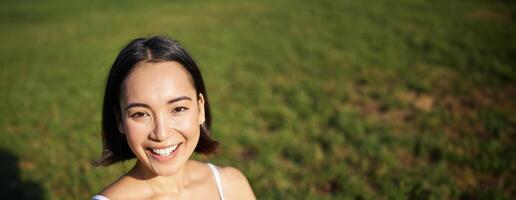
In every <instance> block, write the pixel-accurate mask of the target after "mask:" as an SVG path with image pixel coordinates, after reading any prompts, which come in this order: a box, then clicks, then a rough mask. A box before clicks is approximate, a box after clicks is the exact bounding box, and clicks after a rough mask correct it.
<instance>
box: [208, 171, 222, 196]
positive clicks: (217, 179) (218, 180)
mask: <svg viewBox="0 0 516 200" xmlns="http://www.w3.org/2000/svg"><path fill="white" fill-rule="evenodd" d="M208 167H210V170H211V172H212V173H213V176H215V182H216V183H217V190H219V196H220V199H221V200H224V192H223V191H222V183H221V182H220V175H219V170H217V167H215V165H213V164H211V163H208Z"/></svg>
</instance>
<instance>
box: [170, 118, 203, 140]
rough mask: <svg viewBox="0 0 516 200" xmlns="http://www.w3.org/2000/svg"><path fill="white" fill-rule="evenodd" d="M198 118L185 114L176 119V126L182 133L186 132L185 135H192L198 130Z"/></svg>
mask: <svg viewBox="0 0 516 200" xmlns="http://www.w3.org/2000/svg"><path fill="white" fill-rule="evenodd" d="M196 122H197V120H196V119H194V118H193V115H189V116H184V117H181V118H179V119H177V120H176V123H175V127H176V129H177V130H179V131H180V132H181V133H184V134H185V136H192V135H193V134H195V133H196V132H197V131H196V129H198V128H197V126H198V124H197V123H196Z"/></svg>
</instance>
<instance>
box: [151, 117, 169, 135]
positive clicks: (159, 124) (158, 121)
mask: <svg viewBox="0 0 516 200" xmlns="http://www.w3.org/2000/svg"><path fill="white" fill-rule="evenodd" d="M149 138H150V139H151V140H155V141H164V140H165V139H166V138H167V119H166V117H165V116H163V115H161V116H158V117H156V118H155V120H154V129H153V130H152V133H151V134H149Z"/></svg>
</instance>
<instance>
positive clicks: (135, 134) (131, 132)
mask: <svg viewBox="0 0 516 200" xmlns="http://www.w3.org/2000/svg"><path fill="white" fill-rule="evenodd" d="M148 124H149V123H145V122H128V123H127V134H128V136H129V137H130V138H131V139H132V140H133V141H134V140H139V139H140V138H145V137H146V135H147V134H146V132H147V130H148V129H149V125H148Z"/></svg>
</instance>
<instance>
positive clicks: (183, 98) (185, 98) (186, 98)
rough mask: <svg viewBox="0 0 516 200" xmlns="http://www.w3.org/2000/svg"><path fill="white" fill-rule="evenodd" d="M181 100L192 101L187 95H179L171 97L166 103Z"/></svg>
mask: <svg viewBox="0 0 516 200" xmlns="http://www.w3.org/2000/svg"><path fill="white" fill-rule="evenodd" d="M182 100H189V101H192V98H190V97H187V96H180V97H177V98H174V99H171V100H170V101H168V102H167V104H172V103H175V102H178V101H182Z"/></svg>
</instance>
